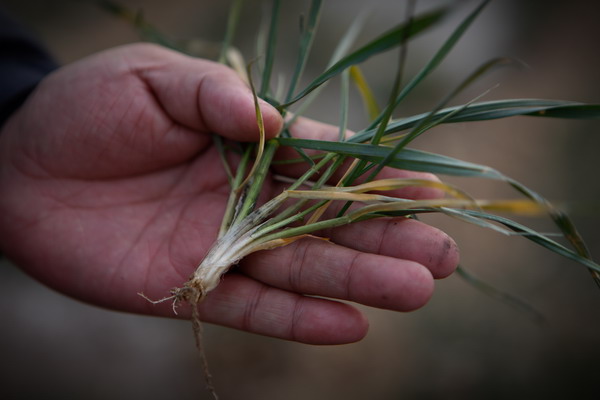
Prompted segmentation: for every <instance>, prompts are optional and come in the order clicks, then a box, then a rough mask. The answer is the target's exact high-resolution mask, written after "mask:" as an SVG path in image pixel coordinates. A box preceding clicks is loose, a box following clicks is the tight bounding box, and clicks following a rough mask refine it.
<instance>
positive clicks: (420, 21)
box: [279, 10, 446, 109]
mask: <svg viewBox="0 0 600 400" xmlns="http://www.w3.org/2000/svg"><path fill="white" fill-rule="evenodd" d="M445 13H446V12H445V10H437V11H434V12H430V13H428V14H424V15H422V16H420V17H418V18H415V19H414V20H413V21H412V23H411V24H410V27H408V26H406V24H401V25H399V26H397V27H396V28H394V29H392V30H391V31H388V32H387V33H385V34H383V35H382V36H379V37H378V38H376V39H374V40H373V41H371V42H369V43H368V44H366V45H364V46H363V47H361V48H359V49H358V50H356V51H354V52H353V53H351V54H349V55H347V56H346V57H344V58H342V59H341V60H340V61H338V62H337V63H335V64H334V65H332V66H331V67H330V68H328V69H327V70H326V71H325V72H323V73H322V74H321V75H319V76H318V77H317V78H315V79H314V80H313V81H312V82H311V83H310V84H309V85H308V86H307V87H306V88H305V89H304V90H302V91H301V92H300V93H298V94H297V95H296V96H295V97H293V98H291V99H290V100H289V101H287V102H286V104H283V105H281V106H279V107H280V108H281V109H285V108H287V107H288V106H290V105H291V104H293V103H295V102H297V101H298V100H300V99H302V98H303V97H304V96H306V95H307V94H309V93H310V92H312V91H313V90H315V89H316V88H317V87H319V86H321V85H322V84H323V83H325V82H327V81H328V80H329V79H331V78H333V77H334V76H336V75H339V74H340V73H342V71H344V70H345V69H347V68H349V67H351V66H352V65H356V64H360V63H361V62H363V61H365V60H367V59H369V58H370V57H372V56H374V55H376V54H380V53H383V52H385V51H388V50H391V49H392V48H394V47H397V46H398V45H399V44H400V42H401V41H402V38H403V37H406V38H411V37H413V36H415V35H417V34H418V33H420V32H422V31H424V30H425V29H427V28H429V27H431V26H432V25H434V24H435V23H436V22H438V21H439V20H440V18H441V17H442V16H444V15H445Z"/></svg>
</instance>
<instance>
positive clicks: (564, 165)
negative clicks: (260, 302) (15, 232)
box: [0, 0, 600, 400]
mask: <svg viewBox="0 0 600 400" xmlns="http://www.w3.org/2000/svg"><path fill="white" fill-rule="evenodd" d="M285 3H286V4H285V7H284V10H285V11H284V13H285V15H286V18H288V19H289V21H288V22H286V23H284V24H282V27H283V31H282V33H281V35H282V36H281V40H280V43H281V45H280V51H281V57H280V59H279V60H278V68H279V70H280V71H290V67H289V65H290V63H292V62H293V60H294V56H293V54H294V49H295V45H296V36H295V35H296V31H297V26H298V24H297V16H298V14H299V13H300V12H302V10H304V9H306V8H307V5H306V3H308V2H300V1H297V2H291V1H290V2H285ZM401 3H402V2H396V1H391V0H390V1H385V0H374V1H372V2H369V3H368V5H367V3H366V2H360V1H341V0H337V1H336V0H332V1H326V2H325V5H324V14H323V18H322V25H321V27H320V28H319V33H320V36H319V37H320V39H319V40H317V41H316V44H315V56H314V57H313V58H312V59H311V65H310V66H309V68H308V70H307V72H306V76H307V77H311V76H315V75H316V74H317V73H318V72H319V71H320V70H321V69H322V68H323V66H324V64H325V63H326V60H327V57H328V56H329V55H330V54H331V51H332V49H333V47H334V46H335V41H336V40H337V38H339V37H340V36H341V35H342V34H343V32H344V31H345V29H346V27H347V26H348V24H349V23H351V21H352V20H353V18H354V16H355V15H357V14H358V13H359V12H360V10H362V9H365V8H368V9H369V16H368V23H367V26H366V28H365V30H364V32H363V36H361V38H360V40H359V42H361V43H364V42H365V41H366V40H367V39H368V38H371V37H374V36H375V35H377V34H379V33H381V32H382V31H384V30H385V29H387V28H388V27H390V26H392V25H393V24H395V23H396V22H397V21H398V20H401V19H402V18H403V16H402V12H403V8H404V7H402V4H401ZM438 3H439V2H437V1H428V0H422V1H421V2H420V3H419V8H420V9H426V8H431V7H432V6H434V5H436V4H438ZM457 3H459V7H458V8H457V11H456V13H455V14H453V15H452V16H451V17H450V18H448V20H447V22H446V23H445V24H444V25H443V26H441V27H440V28H438V29H436V30H435V31H433V32H431V33H430V34H428V35H426V37H423V38H420V39H418V40H417V41H415V42H414V44H413V45H411V47H410V48H409V58H410V60H411V61H410V62H409V65H408V70H409V72H412V73H414V72H415V71H416V70H417V68H418V67H419V66H420V65H422V64H423V63H424V62H426V60H427V58H428V57H430V56H431V55H432V54H433V52H434V51H435V48H436V46H439V45H440V44H441V43H442V41H443V38H444V35H447V34H448V33H449V32H450V31H451V29H452V27H453V26H456V24H457V23H459V21H460V18H462V17H463V16H464V15H466V13H467V12H468V11H469V10H470V9H471V8H472V7H473V6H475V4H476V2H473V1H463V2H457ZM0 4H1V5H2V6H4V7H6V8H7V9H8V10H10V11H11V12H12V13H13V14H14V15H15V16H17V17H18V18H19V19H21V20H22V21H23V22H24V23H25V24H27V26H29V27H30V28H31V29H32V30H33V31H34V32H36V34H37V35H38V36H39V37H40V38H41V39H42V40H43V41H44V42H45V43H46V44H47V46H48V47H49V49H50V50H51V51H52V52H53V54H55V56H56V57H57V59H58V60H60V62H63V63H67V62H71V61H74V60H77V59H79V58H81V57H84V56H86V55H88V54H91V53H93V52H96V51H99V50H102V49H105V48H108V47H111V46H115V45H119V44H122V43H129V42H132V41H135V40H137V36H136V34H135V33H134V32H133V30H132V29H131V28H130V27H129V26H128V25H127V24H126V23H124V22H123V21H120V20H116V19H115V18H114V17H112V16H109V15H107V14H106V13H104V12H102V11H100V10H99V9H98V8H96V7H95V6H93V5H92V4H90V2H83V1H79V2H77V1H66V0H63V1H58V0H54V1H50V0H48V1H34V0H19V1H17V0H10V1H8V0H4V1H1V2H0ZM123 4H127V5H129V6H130V7H132V8H135V9H143V10H144V15H145V16H146V17H147V18H148V19H149V20H151V21H154V22H155V23H156V24H157V25H158V26H159V27H160V28H161V29H163V30H164V31H165V32H169V33H170V34H171V36H173V37H176V38H183V39H190V38H196V37H201V38H204V39H207V40H212V41H218V40H219V39H220V38H221V37H222V35H223V31H224V23H225V20H226V15H227V6H228V2H217V1H212V2H209V1H197V0H194V1H191V0H189V1H188V0H175V1H170V2H165V1H158V0H154V1H134V0H129V1H125V0H123ZM262 4H263V3H262V2H259V1H252V0H249V1H247V6H246V7H245V14H244V15H245V17H244V25H243V26H242V27H241V28H240V34H239V35H238V40H237V41H236V43H237V44H238V46H239V47H240V48H241V49H242V50H243V51H244V52H245V54H246V55H248V58H252V57H254V56H255V53H254V47H253V44H252V43H253V40H254V39H255V32H256V28H257V26H258V25H259V23H260V20H261V15H262V14H263V12H262V10H263V6H262ZM595 4H596V2H591V1H582V0H572V1H569V2H547V1H539V0H536V1H527V2H521V1H518V0H503V1H496V2H494V3H493V4H491V6H489V7H488V9H486V11H485V12H484V14H483V15H482V16H481V18H480V19H479V20H477V22H476V23H475V24H474V25H473V27H472V28H471V29H470V31H469V32H468V33H467V36H466V37H465V38H464V40H463V41H462V42H461V43H460V44H459V45H458V46H457V49H456V51H454V53H453V54H452V55H451V56H450V57H449V58H448V60H447V61H446V62H445V63H444V64H443V66H442V68H440V70H439V71H438V72H436V73H435V74H434V75H433V76H432V77H431V78H430V79H429V80H428V81H427V83H426V84H425V85H424V87H423V88H422V90H421V91H420V92H419V95H415V96H411V97H410V99H409V102H408V103H409V104H408V105H407V106H406V107H405V108H401V109H400V110H399V112H398V115H407V114H409V113H413V112H422V111H425V110H427V107H431V106H433V105H435V104H436V102H437V101H438V100H439V99H440V98H441V97H442V96H443V95H444V94H446V93H447V92H448V91H450V90H451V89H452V88H453V85H455V84H457V83H458V82H459V81H460V80H461V79H462V78H463V77H465V76H466V75H467V74H468V73H469V72H470V71H471V70H473V69H474V68H475V67H477V66H478V65H480V64H481V63H483V62H484V61H486V60H488V59H489V58H491V57H495V56H498V55H502V56H510V57H514V58H517V59H519V60H522V61H523V62H525V63H526V64H527V65H528V68H527V69H521V70H516V69H508V70H504V71H501V72H496V73H493V74H491V75H490V76H489V77H486V78H485V79H484V80H483V81H481V82H480V83H478V84H477V85H475V86H474V87H473V88H472V89H471V90H470V91H469V92H468V93H466V94H465V95H463V96H462V97H461V99H459V100H463V101H466V100H469V99H470V98H472V97H474V96H476V95H478V94H479V93H481V92H482V91H484V90H486V89H487V88H489V87H492V86H494V85H496V84H500V86H499V87H498V88H497V89H495V90H494V91H493V92H492V93H491V94H490V95H489V96H488V97H487V99H495V98H507V97H544V98H560V99H566V100H579V101H587V102H595V103H598V102H600V93H599V90H598V89H599V87H600V77H599V73H598V71H600V59H599V58H598V53H599V52H598V50H599V48H598V38H600V26H599V24H598V23H597V15H598V11H599V10H598V6H597V5H595ZM394 60H395V58H394V56H392V55H386V56H384V57H381V59H380V60H379V61H374V62H370V63H368V64H367V66H366V67H365V70H366V73H367V76H368V78H369V80H370V82H371V84H372V85H373V87H374V89H375V90H376V93H377V95H378V97H379V98H380V99H385V98H386V96H387V91H388V90H389V85H390V83H391V81H392V78H391V77H392V74H393V69H394ZM288 74H289V72H288ZM335 87H336V85H335V84H333V85H331V90H329V94H326V95H325V96H324V97H323V99H322V100H321V102H320V103H319V104H318V105H317V106H315V107H313V108H312V111H311V114H310V115H312V116H313V117H314V118H317V119H321V120H325V121H328V122H335V121H337V115H336V110H337V91H336V90H335ZM382 101H383V100H382ZM353 105H355V106H359V102H358V101H354V102H353ZM356 109H357V111H355V112H353V113H352V116H351V120H350V126H351V128H354V129H360V128H361V127H362V126H364V124H365V117H364V115H363V113H362V111H361V110H360V109H359V108H356ZM599 132H600V125H599V123H598V122H593V121H591V122H589V121H587V122H586V121H584V122H581V121H563V120H541V119H532V118H529V119H527V118H513V119H510V120H505V121H497V122H488V123H478V124H455V125H451V126H448V127H443V128H438V129H435V130H433V131H432V132H431V133H429V134H427V135H425V136H423V137H422V138H419V140H418V141H417V142H415V144H414V145H415V146H416V147H419V148H422V149H427V150H430V151H435V152H441V153H444V154H447V155H451V156H455V157H458V158H462V159H466V160H469V161H473V162H480V163H485V164H488V165H491V166H493V167H495V168H497V169H500V170H501V171H503V172H505V173H506V174H507V175H509V176H512V177H514V178H516V179H517V180H519V181H521V182H523V183H526V184H527V185H529V186H530V187H532V188H533V189H535V190H537V191H539V192H541V193H543V194H545V195H546V196H547V197H548V198H550V199H554V200H556V201H558V202H560V203H565V204H568V205H570V206H573V207H574V211H573V214H574V217H575V220H576V222H577V223H578V224H579V226H580V230H581V233H582V234H583V235H584V237H586V238H587V240H588V244H589V245H590V247H591V249H592V252H593V253H595V254H598V253H600V239H599V236H598V232H599V231H598V222H600V218H599V214H598V210H597V207H596V204H597V199H598V198H599V196H600V184H598V180H597V170H598V167H597V165H598V159H597V158H596V153H597V149H598V146H599V144H600V138H599V137H598V133H599ZM452 181H454V182H457V183H460V184H461V185H464V187H466V188H468V189H469V190H470V191H472V192H473V194H475V195H477V196H480V197H493V196H497V197H498V196H499V197H502V196H507V195H510V194H511V192H510V190H508V189H507V188H506V187H504V186H503V185H501V184H498V183H488V182H480V181H477V182H468V181H465V180H452ZM430 221H431V222H432V223H434V224H436V225H437V226H440V227H442V228H443V229H445V230H446V231H448V232H449V233H450V234H451V235H453V236H454V237H455V238H456V240H457V241H458V243H459V245H460V247H461V252H462V260H463V263H464V265H465V266H467V267H468V268H469V269H470V270H471V271H472V272H474V273H476V274H477V275H478V276H480V277H482V278H484V279H485V280H487V281H489V282H491V283H493V284H495V285H496V286H498V287H500V288H503V289H505V290H507V291H509V292H510V293H513V294H516V295H518V296H520V297H522V298H524V299H526V300H527V301H528V302H529V303H530V304H532V305H533V306H535V307H536V308H538V309H539V310H541V311H542V312H543V313H544V314H545V315H546V317H547V319H548V322H547V323H546V324H545V325H542V326H539V325H536V324H534V323H533V322H531V320H530V319H528V317H527V316H526V315H524V314H521V313H519V312H516V311H515V310H513V309H511V308H510V307H507V306H506V305H505V304H502V303H499V302H497V301H495V300H492V299H490V298H488V297H486V296H484V295H482V294H481V293H479V292H477V291H476V290H475V289H473V288H472V287H470V286H469V285H467V284H466V283H465V282H464V281H463V280H461V279H460V278H459V277H457V276H453V277H450V278H448V279H446V280H444V281H440V282H438V284H437V291H436V294H435V296H434V298H433V299H432V300H431V302H430V303H429V304H428V305H427V306H426V307H425V308H424V309H422V310H420V311H417V312H414V313H410V314H397V313H392V312H385V311H380V310H366V311H367V312H368V315H369V318H370V320H371V330H370V333H369V335H368V337H367V338H366V339H365V340H363V341H362V342H360V343H357V344H352V345H346V346H334V347H315V346H306V345H301V344H296V343H288V342H283V341H279V340H274V339H269V338H263V337H259V336H255V335H250V334H246V333H242V332H237V331H233V330H229V329H225V328H221V327H216V326H207V327H206V339H205V340H206V345H207V347H208V359H209V361H210V363H211V369H212V372H213V375H214V376H215V381H216V386H217V388H218V391H219V392H220V394H221V396H222V398H224V399H284V398H285V399H306V398H310V399H315V400H317V399H365V398H370V399H399V398H404V399H438V398H439V399H442V398H443V399H480V398H486V399H503V398H511V399H515V398H516V399H519V398H523V399H525V398H526V399H537V398H544V399H550V398H569V399H586V398H596V396H595V395H597V393H598V392H597V390H598V384H597V382H598V376H600V366H599V362H600V361H599V360H600V349H599V346H598V338H599V337H600V311H599V308H600V293H599V292H598V288H597V287H596V286H595V285H594V284H593V283H592V281H591V280H590V279H589V275H588V273H587V272H586V271H585V270H584V269H583V268H582V267H580V266H579V265H577V264H575V263H573V262H570V261H567V260H565V259H563V258H561V257H559V256H556V255H553V254H548V253H546V252H545V251H544V250H542V249H539V248H537V247H535V246H534V245H532V244H530V243H529V242H527V241H526V240H524V239H521V238H517V237H510V238H507V237H502V236H500V235H498V234H496V233H491V232H486V231H484V230H482V229H480V228H476V227H471V226H465V225H462V224H460V223H456V222H452V221H448V220H447V219H443V218H437V217H436V218H433V219H430ZM528 222H531V223H533V224H534V225H535V226H538V227H540V229H550V227H549V225H547V224H545V223H538V222H537V221H528ZM0 275H1V276H0V315H1V316H2V322H1V329H0V354H1V358H0V398H6V399H9V398H10V399H13V398H14V399H29V398H40V399H52V398H57V399H82V398H87V399H106V398H112V399H142V398H144V399H165V398H177V399H199V398H208V394H207V393H206V391H205V390H204V389H203V379H202V373H201V368H200V365H199V361H198V359H197V355H196V353H195V350H194V345H193V338H192V334H191V328H190V326H189V324H187V323H185V322H181V321H172V320H167V319H158V318H150V317H141V316H133V315H127V314H121V313H116V312H112V311H106V310H102V309H98V308H95V307H93V306H89V305H86V304H81V303H79V302H77V301H74V300H72V299H69V298H66V297H64V296H62V295H60V294H57V293H55V292H52V291H50V290H49V289H47V288H45V287H43V286H41V285H40V284H38V283H37V282H35V281H33V280H31V279H30V278H28V277H26V276H25V275H24V274H23V273H22V272H20V271H19V270H18V269H17V268H16V267H14V266H11V265H9V264H7V263H3V264H2V265H1V267H0Z"/></svg>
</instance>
